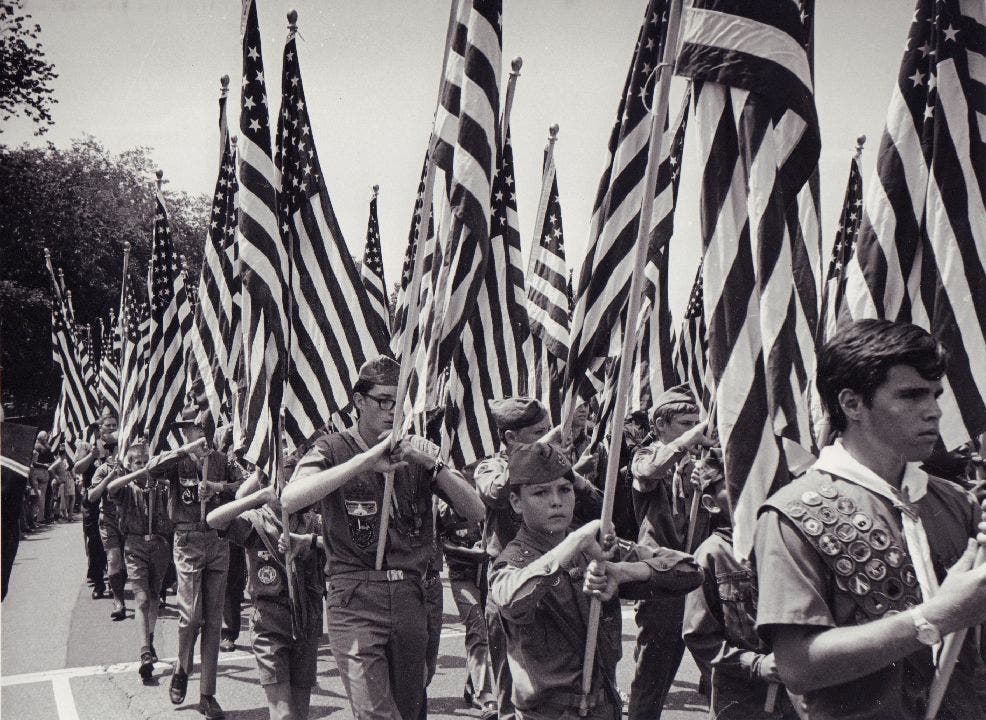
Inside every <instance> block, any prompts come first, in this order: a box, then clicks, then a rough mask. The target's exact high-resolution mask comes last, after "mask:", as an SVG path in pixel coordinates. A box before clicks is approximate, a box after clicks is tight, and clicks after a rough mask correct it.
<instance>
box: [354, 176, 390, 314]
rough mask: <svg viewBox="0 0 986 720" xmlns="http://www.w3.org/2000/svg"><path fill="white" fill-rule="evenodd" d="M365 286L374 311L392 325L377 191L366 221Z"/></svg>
mask: <svg viewBox="0 0 986 720" xmlns="http://www.w3.org/2000/svg"><path fill="white" fill-rule="evenodd" d="M359 273H360V277H361V278H362V279H363V287H365V288H366V294H367V296H368V297H369V300H370V306H371V307H372V308H373V311H374V312H376V314H377V315H379V316H380V318H381V320H382V321H383V324H384V325H385V326H386V327H388V328H389V327H390V300H389V298H388V297H387V281H386V280H384V276H383V250H382V248H381V247H380V222H379V221H378V220H377V193H376V192H374V193H373V197H372V198H371V199H370V216H369V218H368V219H367V221H366V246H365V247H364V248H363V262H361V263H360V267H359Z"/></svg>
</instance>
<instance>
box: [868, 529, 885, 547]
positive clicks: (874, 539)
mask: <svg viewBox="0 0 986 720" xmlns="http://www.w3.org/2000/svg"><path fill="white" fill-rule="evenodd" d="M870 545H872V546H873V549H874V550H886V549H887V548H888V547H890V533H888V532H887V531H886V530H884V529H883V528H879V527H875V528H873V530H872V531H871V532H870Z"/></svg>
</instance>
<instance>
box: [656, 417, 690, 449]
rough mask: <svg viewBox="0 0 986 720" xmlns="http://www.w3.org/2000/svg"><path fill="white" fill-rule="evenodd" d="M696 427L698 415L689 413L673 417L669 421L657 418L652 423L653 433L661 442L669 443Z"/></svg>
mask: <svg viewBox="0 0 986 720" xmlns="http://www.w3.org/2000/svg"><path fill="white" fill-rule="evenodd" d="M696 425H698V413H697V412H695V411H689V412H683V413H679V414H677V415H674V416H673V417H671V419H669V420H665V419H663V418H657V420H655V421H654V431H655V432H656V433H657V436H658V437H659V438H660V439H661V441H662V442H671V441H672V440H677V439H678V438H679V437H681V436H682V434H683V433H685V432H686V431H687V430H691V429H692V428H693V427H695V426H696Z"/></svg>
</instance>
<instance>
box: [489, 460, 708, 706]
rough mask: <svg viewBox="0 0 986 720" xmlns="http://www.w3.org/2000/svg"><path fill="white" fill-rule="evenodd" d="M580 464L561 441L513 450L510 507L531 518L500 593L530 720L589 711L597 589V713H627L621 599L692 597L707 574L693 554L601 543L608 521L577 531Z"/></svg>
mask: <svg viewBox="0 0 986 720" xmlns="http://www.w3.org/2000/svg"><path fill="white" fill-rule="evenodd" d="M571 467H572V466H571V464H570V463H569V461H568V459H567V458H566V457H565V455H564V453H563V452H562V450H561V448H559V447H558V446H556V445H551V444H547V443H541V442H536V443H532V444H531V445H527V446H523V447H519V448H515V449H514V451H513V452H512V453H511V455H510V464H509V475H510V504H511V505H512V506H513V508H514V510H516V511H517V513H519V514H520V515H521V517H522V518H523V521H522V525H521V528H520V530H519V531H518V533H517V536H516V537H515V538H514V539H513V540H512V541H511V542H510V543H509V544H508V545H507V547H506V548H504V550H503V552H501V553H500V556H499V557H498V558H497V559H496V561H495V562H494V563H493V569H492V571H491V572H490V594H491V596H492V598H493V600H494V602H495V603H496V606H497V607H498V608H499V612H500V616H501V620H502V623H503V629H504V632H505V635H506V640H507V657H508V662H509V664H510V673H511V676H512V678H513V705H514V707H515V708H516V712H517V716H518V717H519V718H521V719H522V720H548V719H549V718H550V719H551V720H559V719H561V720H566V719H569V718H577V717H579V702H580V698H581V686H582V659H583V657H584V656H585V641H586V628H587V622H588V617H589V605H590V600H591V596H592V595H596V596H597V597H599V599H600V600H601V601H602V603H603V605H602V615H601V620H600V623H599V635H598V644H597V650H596V666H595V668H594V670H593V678H592V686H591V692H590V694H589V697H588V706H589V715H588V716H589V717H590V718H598V719H599V720H603V719H605V720H619V718H620V714H621V700H620V695H619V691H618V689H617V687H616V665H617V662H618V661H619V659H620V652H621V647H622V639H621V632H622V631H621V622H620V620H621V608H620V602H619V598H620V597H623V598H638V599H639V598H642V597H653V596H655V595H660V594H667V593H673V594H684V593H686V592H688V591H689V590H691V589H693V588H695V587H697V586H698V585H699V584H700V583H701V582H702V571H701V570H699V569H698V567H697V566H696V565H695V563H694V561H693V560H692V558H691V556H689V555H686V554H685V553H682V552H679V551H677V550H670V549H665V548H658V549H651V548H645V547H642V546H638V545H636V544H634V543H631V542H628V541H620V542H619V543H615V540H616V538H615V536H609V537H608V538H605V539H604V540H603V541H602V542H601V541H600V540H599V538H598V534H599V531H600V521H598V520H594V521H592V522H590V523H588V524H586V525H583V526H582V527H580V528H578V529H577V530H574V531H572V532H569V527H570V525H571V522H572V516H573V512H574V510H575V492H574V488H573V475H572V473H571ZM614 543H615V545H614ZM603 546H606V547H607V548H608V549H604V547H603Z"/></svg>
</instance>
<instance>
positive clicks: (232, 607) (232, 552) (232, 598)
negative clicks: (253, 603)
mask: <svg viewBox="0 0 986 720" xmlns="http://www.w3.org/2000/svg"><path fill="white" fill-rule="evenodd" d="M246 582H247V567H246V551H245V550H244V549H243V548H242V547H240V546H239V545H232V544H230V546H229V565H228V566H227V569H226V599H225V601H224V602H223V629H222V633H221V637H222V639H223V640H232V641H233V642H236V638H238V637H239V636H240V627H241V624H242V623H241V616H242V614H243V593H244V592H245V591H246Z"/></svg>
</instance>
